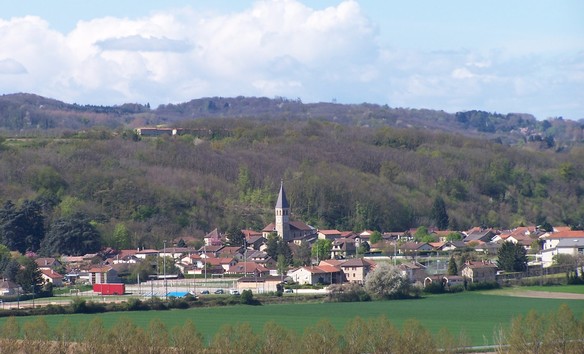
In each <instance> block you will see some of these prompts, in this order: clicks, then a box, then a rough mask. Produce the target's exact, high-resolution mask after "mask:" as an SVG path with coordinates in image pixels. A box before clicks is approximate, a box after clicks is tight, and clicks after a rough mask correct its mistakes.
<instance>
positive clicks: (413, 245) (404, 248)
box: [398, 242, 434, 257]
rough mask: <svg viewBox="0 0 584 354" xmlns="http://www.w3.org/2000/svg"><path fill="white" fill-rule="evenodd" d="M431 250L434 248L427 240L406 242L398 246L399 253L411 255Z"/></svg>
mask: <svg viewBox="0 0 584 354" xmlns="http://www.w3.org/2000/svg"><path fill="white" fill-rule="evenodd" d="M432 250H434V248H433V247H432V246H431V245H430V244H429V243H427V242H406V243H404V244H402V245H401V246H399V248H398V251H399V254H400V255H404V256H411V257H415V256H418V255H420V254H423V253H427V252H430V251H432Z"/></svg>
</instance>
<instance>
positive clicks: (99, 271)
mask: <svg viewBox="0 0 584 354" xmlns="http://www.w3.org/2000/svg"><path fill="white" fill-rule="evenodd" d="M86 280H87V282H88V283H89V284H108V283H119V282H120V278H119V277H118V272H117V270H115V269H114V268H113V267H112V266H97V267H92V268H90V269H89V270H88V271H87V278H86Z"/></svg>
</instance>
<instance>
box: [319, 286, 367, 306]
mask: <svg viewBox="0 0 584 354" xmlns="http://www.w3.org/2000/svg"><path fill="white" fill-rule="evenodd" d="M328 289H329V293H328V296H327V298H328V301H333V302H359V301H371V295H369V294H368V293H367V292H366V291H365V289H363V287H362V286H360V285H359V284H353V283H349V284H343V285H341V284H335V285H331V286H329V287H328Z"/></svg>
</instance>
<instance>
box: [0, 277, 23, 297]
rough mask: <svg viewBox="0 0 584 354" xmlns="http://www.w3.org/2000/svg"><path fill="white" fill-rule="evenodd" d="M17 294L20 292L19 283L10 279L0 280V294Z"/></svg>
mask: <svg viewBox="0 0 584 354" xmlns="http://www.w3.org/2000/svg"><path fill="white" fill-rule="evenodd" d="M18 294H22V288H21V287H20V285H18V284H16V283H15V282H13V281H10V280H6V279H3V280H0V295H2V296H12V295H18Z"/></svg>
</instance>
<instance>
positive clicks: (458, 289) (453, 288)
mask: <svg viewBox="0 0 584 354" xmlns="http://www.w3.org/2000/svg"><path fill="white" fill-rule="evenodd" d="M463 291H464V285H462V284H457V285H452V286H450V287H448V292H450V293H461V292H463Z"/></svg>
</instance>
